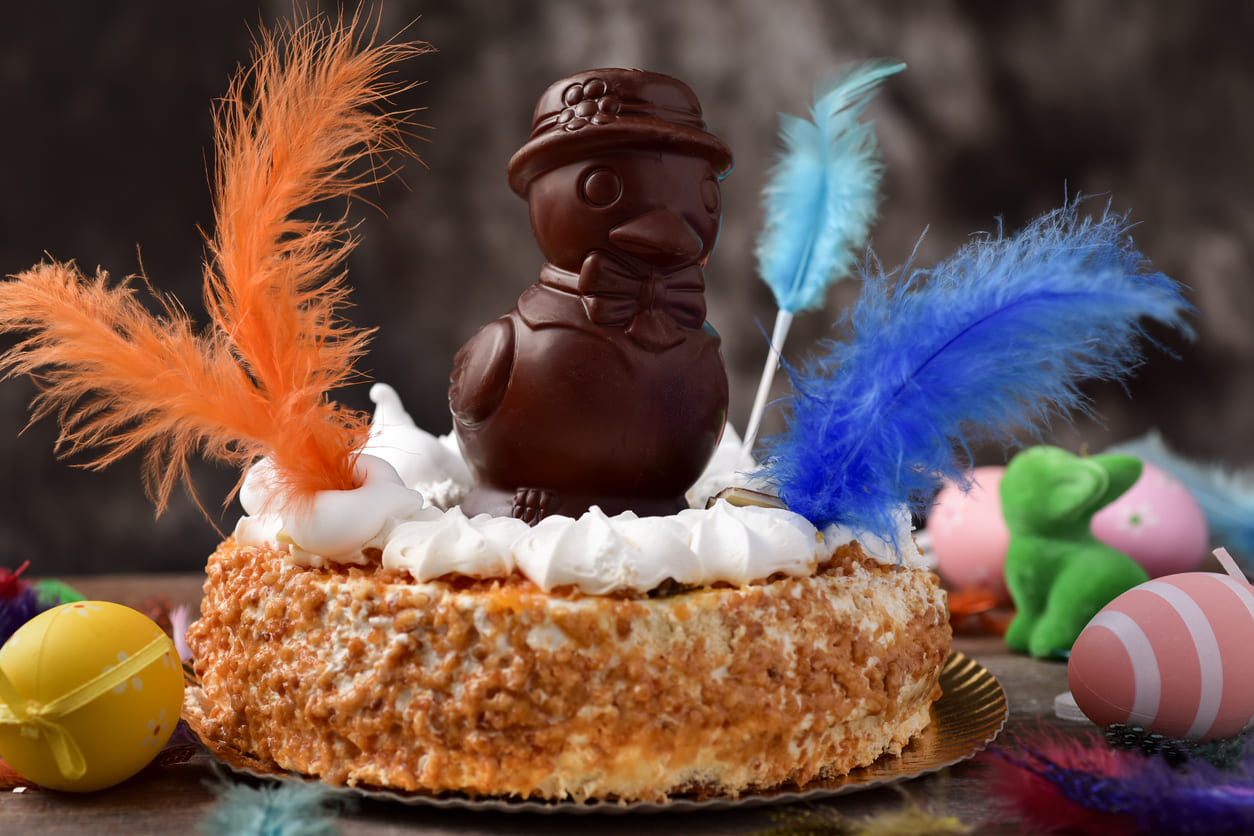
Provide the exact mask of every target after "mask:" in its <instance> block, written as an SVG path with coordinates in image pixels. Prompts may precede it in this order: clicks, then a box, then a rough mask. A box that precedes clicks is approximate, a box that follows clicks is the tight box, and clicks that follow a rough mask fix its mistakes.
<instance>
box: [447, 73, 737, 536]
mask: <svg viewBox="0 0 1254 836" xmlns="http://www.w3.org/2000/svg"><path fill="white" fill-rule="evenodd" d="M731 166H732V158H731V152H730V151H729V150H728V149H727V146H726V145H724V144H723V143H722V142H721V141H720V140H719V139H718V138H717V137H715V136H714V135H713V134H711V133H709V132H707V131H706V130H705V123H704V121H703V120H702V116H701V106H700V104H699V103H698V102H697V99H696V97H695V96H694V95H693V93H692V91H691V90H690V89H689V88H688V87H687V85H685V84H683V83H682V82H680V81H678V80H677V79H674V78H670V77H668V76H664V75H659V74H657V73H650V72H643V71H641V70H623V69H603V70H589V71H587V72H582V73H579V74H577V75H574V76H571V77H570V78H566V79H563V80H562V81H559V82H557V83H556V84H554V85H552V86H551V87H550V88H549V89H548V90H547V91H546V92H545V93H544V95H543V96H541V97H540V101H539V103H538V104H537V105H536V110H535V117H534V121H533V125H532V131H531V138H530V139H529V140H528V141H527V143H526V144H525V145H524V146H523V147H522V148H521V149H519V151H518V152H517V153H516V154H515V155H514V157H513V159H511V160H510V163H509V184H510V187H511V188H513V190H514V191H515V192H517V193H518V194H519V195H520V196H522V197H523V198H525V199H526V200H527V202H528V205H529V206H530V210H531V227H532V230H533V233H534V234H535V238H536V242H537V243H538V244H539V245H540V249H541V251H542V252H543V253H544V256H545V258H546V259H547V261H546V263H545V264H544V266H543V267H542V268H541V269H540V278H539V280H538V281H537V282H536V283H535V284H533V285H532V286H531V287H529V288H528V289H527V290H526V291H525V292H524V293H523V294H522V296H521V297H520V298H519V300H518V305H517V306H516V307H515V308H514V310H512V311H510V312H509V313H508V314H507V315H505V316H503V317H501V318H500V319H498V320H496V321H495V322H491V323H489V324H488V325H486V326H484V327H483V328H481V329H480V330H479V331H478V332H477V333H476V334H475V335H474V336H473V337H471V339H470V340H469V341H468V342H467V343H466V344H465V345H464V346H463V347H462V348H461V350H460V351H459V352H458V354H457V358H456V360H455V362H454V367H453V373H452V377H451V382H450V387H449V404H450V406H451V408H452V411H453V418H454V428H455V430H456V432H457V438H458V441H459V443H460V445H461V449H462V452H463V454H464V455H465V458H466V461H467V463H468V464H469V465H470V468H471V470H472V472H473V473H474V475H475V488H474V490H473V491H472V492H471V494H470V495H469V497H467V499H466V501H465V502H464V503H463V508H464V510H465V511H466V513H467V514H468V515H473V514H476V513H484V512H486V513H490V514H494V515H500V516H515V517H519V518H521V519H524V520H527V521H528V522H536V521H537V520H539V519H541V518H543V517H545V516H547V515H550V514H564V515H568V516H577V515H579V514H581V513H583V512H584V511H586V510H587V509H588V508H589V507H591V506H592V505H598V506H600V508H601V509H602V510H603V511H605V513H607V514H611V515H612V514H617V513H619V512H622V511H625V510H632V511H635V512H636V513H638V514H640V515H642V516H647V515H661V514H672V513H675V512H676V511H678V510H679V509H681V508H683V507H685V505H686V503H685V502H684V491H685V490H687V488H688V487H689V486H690V485H691V484H692V483H693V482H695V481H696V479H697V477H699V476H700V475H701V472H702V470H703V469H704V467H705V465H706V463H707V462H708V461H709V458H710V456H711V455H712V454H713V452H714V449H715V447H716V446H717V444H718V440H719V437H720V435H721V434H722V431H723V422H724V420H725V418H726V412H727V373H726V371H725V369H724V368H723V360H722V356H721V354H720V353H719V337H718V334H716V333H715V332H714V330H713V329H712V328H711V327H710V326H709V325H708V324H706V322H705V297H704V291H705V278H704V275H703V273H702V268H703V267H704V266H705V263H706V261H707V260H708V259H709V257H710V252H711V251H712V250H713V249H714V244H715V242H716V240H717V239H718V231H719V223H720V208H721V207H720V201H721V198H720V188H719V181H720V180H721V179H722V178H723V177H724V176H726V175H727V173H728V172H729V171H730V170H731Z"/></svg>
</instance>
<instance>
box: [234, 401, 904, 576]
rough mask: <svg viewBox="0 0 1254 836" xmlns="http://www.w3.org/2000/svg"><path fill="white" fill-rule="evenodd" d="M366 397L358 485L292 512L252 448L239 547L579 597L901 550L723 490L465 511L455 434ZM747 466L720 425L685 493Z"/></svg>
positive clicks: (802, 570) (733, 476) (795, 571)
mask: <svg viewBox="0 0 1254 836" xmlns="http://www.w3.org/2000/svg"><path fill="white" fill-rule="evenodd" d="M370 396H371V398H372V400H374V402H375V404H376V411H375V416H374V421H373V423H372V425H371V433H370V440H369V441H368V443H367V444H366V446H365V447H364V448H363V451H362V453H361V454H360V455H359V456H358V461H357V465H356V466H357V476H358V479H359V481H360V482H361V487H359V488H357V489H355V490H351V491H323V492H320V493H318V494H316V495H315V497H314V499H313V502H312V503H310V504H309V505H308V506H306V507H302V508H301V509H298V510H294V509H285V508H281V507H275V499H274V497H275V495H276V494H275V492H274V490H273V489H274V485H275V472H274V469H273V465H272V464H271V463H270V462H269V461H268V460H262V461H261V462H259V463H257V464H256V465H254V466H253V468H252V469H251V470H250V471H249V473H248V475H247V477H246V478H245V480H244V484H243V486H242V488H241V491H240V500H241V503H242V504H243V506H244V510H245V512H246V516H244V517H243V518H241V519H240V521H239V522H238V524H237V525H236V528H235V538H236V540H237V541H238V542H239V543H240V545H243V546H261V545H264V544H270V545H275V544H277V545H279V546H280V547H283V548H286V549H287V551H288V552H289V554H290V555H291V557H292V559H293V560H296V561H297V562H299V563H301V564H304V565H310V566H321V565H325V564H326V563H328V562H334V563H369V562H372V561H374V560H376V559H379V558H377V555H378V554H380V553H381V555H382V557H381V560H382V563H383V565H384V566H385V567H388V568H393V569H402V570H404V571H406V572H408V573H409V574H410V575H411V576H413V577H414V578H415V579H416V580H418V581H428V580H433V579H435V578H439V577H443V576H446V575H463V576H467V577H473V578H483V579H488V578H504V577H507V576H508V575H510V574H511V573H512V572H514V571H518V572H521V573H522V574H523V575H525V576H526V577H527V578H529V579H530V580H531V581H532V582H533V583H535V584H536V585H537V586H539V587H540V588H541V589H543V590H545V591H546V592H547V591H551V590H553V589H556V588H558V587H566V586H574V587H577V588H578V589H579V590H580V591H581V592H584V593H585V594H589V595H604V594H608V593H612V592H618V591H624V590H630V591H634V592H641V593H643V592H648V591H649V590H652V589H656V588H657V587H658V586H659V585H661V584H662V583H664V582H666V581H668V580H670V581H675V582H677V583H680V584H686V585H694V586H705V585H709V584H713V583H719V582H721V583H728V584H732V585H735V586H744V585H746V584H750V583H753V582H755V581H763V580H766V579H767V578H770V577H771V576H773V575H791V576H798V577H804V576H806V575H810V574H812V573H813V572H814V570H815V568H816V567H817V565H818V563H819V561H820V560H822V559H823V558H824V557H826V556H827V555H829V554H831V552H832V551H834V550H835V549H836V548H838V547H839V546H841V545H843V544H845V543H848V542H851V541H853V540H854V539H858V540H859V542H860V543H861V544H862V546H863V549H864V550H865V551H867V552H868V554H870V555H871V556H872V557H875V558H876V559H879V560H882V561H884V562H899V561H900V560H901V557H900V555H899V552H898V550H897V549H895V548H893V547H892V544H891V543H890V542H885V541H883V540H881V539H879V538H868V537H865V536H864V537H856V536H855V534H854V533H853V532H851V531H849V530H848V529H845V528H842V527H837V526H833V527H830V528H828V529H826V530H824V531H822V532H820V531H818V530H817V529H816V528H815V527H814V526H813V525H811V524H810V523H809V521H807V520H806V519H805V518H804V517H801V516H800V515H798V514H795V513H793V512H792V511H788V510H786V509H782V508H766V507H757V506H733V505H731V504H730V503H728V502H726V501H725V500H719V501H718V502H715V503H714V504H713V505H712V506H711V507H709V508H704V507H701V508H691V509H688V510H685V511H681V512H679V513H678V514H676V515H674V516H670V517H643V518H642V517H639V516H637V515H635V514H633V513H631V512H626V513H623V514H618V515H616V516H613V517H609V516H606V515H605V514H604V513H603V512H602V511H601V509H600V508H597V507H593V508H592V509H591V510H589V511H588V512H587V513H585V514H584V515H582V516H580V517H578V518H573V517H561V516H554V517H546V518H545V519H543V520H541V521H540V522H539V523H538V524H537V525H535V526H529V525H527V524H526V523H524V522H522V521H521V520H516V519H512V518H506V517H491V516H488V515H486V514H483V515H479V516H476V517H473V518H468V517H466V515H465V514H464V513H463V512H462V510H461V509H460V508H459V507H457V506H456V501H457V500H458V499H460V497H461V496H464V495H465V493H466V492H467V491H469V489H470V485H471V475H470V471H469V468H467V467H466V464H465V462H464V461H462V459H461V457H460V454H459V453H458V451H457V447H456V442H455V441H452V440H450V438H449V437H448V436H445V437H443V438H437V437H436V436H433V435H432V434H430V433H427V432H425V431H424V430H422V429H421V428H419V427H417V426H416V425H415V424H414V422H413V420H412V419H411V418H410V416H409V414H408V413H406V412H405V410H404V407H403V406H401V401H400V398H399V397H398V396H397V394H396V392H395V391H394V390H393V389H392V388H391V387H389V386H386V385H384V384H376V385H375V386H374V387H373V388H372V390H371V393H370ZM753 464H754V463H753V461H752V459H751V458H748V457H745V456H744V454H743V453H742V452H741V443H740V439H739V438H738V437H737V436H736V433H735V432H734V431H733V430H731V428H728V431H727V432H726V433H725V434H724V438H723V441H722V444H721V446H720V448H719V451H718V452H717V453H716V454H715V456H714V458H713V460H712V462H711V466H710V467H709V468H707V471H706V473H705V475H703V476H702V477H701V479H700V480H699V481H698V483H697V486H695V487H694V489H693V490H692V491H690V492H689V494H690V496H689V501H690V502H694V504H695V503H698V502H699V503H701V504H704V501H705V497H706V496H708V495H710V494H713V493H716V492H717V491H719V490H721V489H722V488H725V487H729V486H733V485H735V486H744V485H746V484H747V480H746V478H745V477H744V475H743V474H744V473H745V472H747V471H748V470H750V469H751V468H752V467H753ZM900 524H901V526H902V527H901V530H900V531H899V532H898V533H897V536H896V540H897V542H899V543H909V542H910V517H909V514H907V513H906V512H905V511H904V509H903V511H902V516H901V523H900ZM368 552H370V553H372V554H373V556H371V555H368Z"/></svg>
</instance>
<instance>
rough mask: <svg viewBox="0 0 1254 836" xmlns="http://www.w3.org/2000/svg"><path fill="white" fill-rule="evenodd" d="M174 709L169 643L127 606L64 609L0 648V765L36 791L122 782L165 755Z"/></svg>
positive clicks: (176, 673)
mask: <svg viewBox="0 0 1254 836" xmlns="http://www.w3.org/2000/svg"><path fill="white" fill-rule="evenodd" d="M182 706H183V669H182V665H181V664H180V662H179V658H178V653H177V652H176V651H175V649H174V642H172V641H171V640H170V638H169V637H168V636H167V635H166V634H165V633H164V632H163V631H162V630H161V628H160V627H158V626H157V625H156V624H155V623H154V622H153V621H152V619H150V618H148V617H147V616H145V615H143V614H142V613H139V612H136V611H135V610H133V609H131V608H129V607H123V606H121V605H119V604H111V603H108V602H106V601H79V602H76V603H72V604H63V605H61V606H59V607H54V608H53V609H50V610H48V611H46V612H43V613H40V614H39V615H37V616H35V617H34V618H32V619H31V620H30V621H28V622H27V623H26V624H24V625H22V627H21V628H19V629H18V631H17V632H16V633H14V634H13V636H12V637H11V638H10V639H9V641H8V642H6V643H5V645H4V647H0V757H3V758H4V759H5V760H6V761H8V763H9V766H11V767H13V768H14V769H15V770H17V772H18V774H20V775H22V776H23V777H24V778H26V779H28V780H30V781H33V782H34V783H36V784H38V785H40V786H42V787H47V788H49V789H56V790H68V791H71V792H90V791H92V790H99V789H104V788H105V787H111V786H113V785H114V784H117V783H120V782H122V781H125V780H126V779H127V778H129V777H131V776H132V775H134V774H135V773H136V772H138V771H139V770H141V769H143V768H144V767H145V766H147V765H148V763H150V762H151V761H152V759H153V758H154V757H156V755H157V753H158V752H160V751H161V748H162V747H163V746H165V743H166V741H167V740H169V739H170V734H171V733H172V732H173V731H174V726H175V724H176V723H178V719H179V712H180V711H181V710H182Z"/></svg>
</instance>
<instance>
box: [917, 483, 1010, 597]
mask: <svg viewBox="0 0 1254 836" xmlns="http://www.w3.org/2000/svg"><path fill="white" fill-rule="evenodd" d="M1005 472H1006V468H1004V467H1000V466H988V467H977V468H975V470H973V471H972V472H971V473H970V477H971V484H970V485H969V490H963V489H962V488H961V487H960V486H959V485H957V484H955V483H953V482H948V483H946V484H945V486H944V487H943V488H941V491H940V493H939V494H937V495H936V502H935V504H934V505H933V506H932V512H931V514H930V515H929V516H928V520H927V530H928V533H929V535H930V536H931V539H932V553H933V555H934V556H935V557H936V571H937V572H939V573H940V576H941V577H942V578H944V579H945V581H946V582H947V583H948V584H949V585H950V586H951V587H953V588H954V589H986V590H988V591H989V592H992V593H993V594H994V595H995V596H996V597H997V600H998V601H999V602H1000V603H1002V604H1009V603H1010V592H1009V591H1007V589H1006V547H1007V546H1008V545H1009V544H1010V532H1009V530H1007V528H1006V520H1005V518H1004V517H1003V516H1002V512H1001V498H1000V496H999V495H998V491H999V490H1000V488H1001V477H1002V475H1003V474H1005Z"/></svg>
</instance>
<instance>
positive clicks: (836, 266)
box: [756, 61, 905, 313]
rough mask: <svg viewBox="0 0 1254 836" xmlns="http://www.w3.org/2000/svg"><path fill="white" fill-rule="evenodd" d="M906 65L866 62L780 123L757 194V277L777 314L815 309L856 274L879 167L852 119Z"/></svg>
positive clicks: (865, 129) (868, 139) (870, 139)
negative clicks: (776, 153)
mask: <svg viewBox="0 0 1254 836" xmlns="http://www.w3.org/2000/svg"><path fill="white" fill-rule="evenodd" d="M904 68H905V64H902V63H899V62H894V61H869V62H867V63H865V64H862V65H859V66H857V67H854V68H853V69H852V70H850V71H848V72H846V73H845V74H843V75H841V76H839V77H837V78H836V79H834V80H833V81H832V82H831V83H830V84H828V85H826V86H825V87H823V88H820V89H819V90H817V91H816V94H815V102H814V107H813V108H812V109H811V111H810V119H809V120H806V119H801V118H798V117H796V116H789V115H787V114H781V115H780V138H781V140H782V141H783V143H784V148H783V150H782V152H781V153H780V157H779V159H778V160H777V161H776V163H775V166H774V168H773V169H772V172H771V178H770V180H769V182H768V183H767V185H766V188H765V189H764V190H763V198H764V202H765V204H766V222H765V225H764V227H763V229H762V232H761V234H760V235H759V236H758V242H757V249H756V255H757V260H758V273H759V275H760V276H761V277H762V280H763V281H764V282H766V284H767V285H768V286H770V288H771V291H772V292H773V293H774V294H775V301H776V303H777V304H778V305H779V307H780V308H781V309H782V310H785V311H788V312H790V313H796V312H798V311H802V310H808V309H812V308H816V307H819V306H820V305H822V304H823V296H824V292H825V291H826V289H827V287H828V286H829V285H830V284H831V283H832V282H834V281H836V280H839V279H841V278H844V276H845V275H847V274H848V273H849V272H850V271H851V270H852V268H853V266H854V259H853V254H852V252H851V250H852V249H854V248H858V247H861V246H862V244H863V243H864V242H865V240H866V237H867V233H868V232H869V231H870V228H871V221H872V219H873V218H874V216H875V211H876V206H877V203H878V189H879V182H880V177H881V176H882V174H883V166H882V165H881V164H880V162H879V159H878V149H877V145H876V142H875V134H874V133H873V132H872V130H871V127H870V126H869V125H865V124H862V123H860V122H859V121H858V117H859V116H861V115H862V111H863V110H864V109H865V108H866V105H867V103H868V101H869V100H870V97H871V94H872V93H874V91H875V87H876V86H877V85H878V84H879V82H880V81H881V80H883V79H884V78H886V77H888V76H890V75H892V74H894V73H897V72H900V71H901V70H902V69H904Z"/></svg>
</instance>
